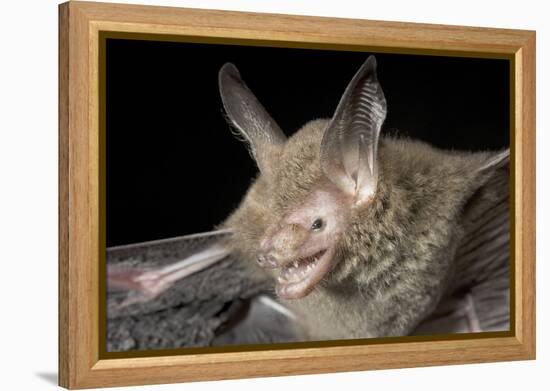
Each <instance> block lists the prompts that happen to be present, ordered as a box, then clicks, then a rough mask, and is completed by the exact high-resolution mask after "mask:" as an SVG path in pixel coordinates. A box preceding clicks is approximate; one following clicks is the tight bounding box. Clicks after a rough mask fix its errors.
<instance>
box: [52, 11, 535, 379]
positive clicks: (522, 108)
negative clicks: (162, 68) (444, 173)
mask: <svg viewBox="0 0 550 391" xmlns="http://www.w3.org/2000/svg"><path fill="white" fill-rule="evenodd" d="M102 32H124V33H143V34H145V33H146V34H158V35H159V36H161V35H162V36H169V37H193V38H194V39H195V40H197V39H198V40H202V39H204V40H211V39H214V40H216V39H236V40H248V41H250V42H252V43H253V42H263V43H265V42H269V44H270V45H272V46H283V47H285V46H298V47H299V46H307V47H327V45H331V46H332V47H337V46H346V47H354V48H355V50H374V51H378V52H399V53H411V54H412V53H414V54H425V55H436V54H439V55H448V56H459V57H491V58H504V59H509V60H510V64H511V75H510V77H511V79H510V80H511V102H512V103H511V105H512V110H511V126H512V133H511V136H512V137H511V157H512V162H513V166H512V167H513V169H512V171H513V172H512V180H511V191H512V192H513V194H514V197H512V199H513V200H514V203H513V205H512V213H513V215H512V219H513V221H514V223H515V224H514V225H513V227H514V229H513V231H512V233H511V237H512V246H511V249H512V250H511V251H512V254H513V259H514V262H513V264H512V265H513V268H512V269H511V270H512V276H513V284H512V285H511V293H512V295H511V297H512V309H513V312H512V322H511V325H512V330H511V331H510V332H507V333H505V334H499V335H489V336H488V335H486V334H481V335H479V336H476V337H475V338H460V339H459V338H454V339H453V338H451V339H432V340H430V338H424V339H410V340H403V339H396V340H393V339H383V340H373V341H371V342H370V343H366V344H350V343H348V344H342V345H334V344H333V345H330V346H325V347H321V346H303V347H295V348H292V349H263V350H255V351H253V352H252V351H230V352H211V351H210V352H204V353H202V352H195V351H194V352H193V353H192V354H185V355H170V356H162V355H160V356H159V355H156V356H149V357H125V358H105V356H104V355H102V349H101V348H100V341H102V338H101V335H100V333H101V327H99V325H100V321H101V319H102V315H101V314H100V306H99V298H100V297H102V296H101V294H100V292H101V290H102V289H104V288H105V286H104V284H105V282H104V281H102V279H101V278H100V275H101V274H100V273H101V272H102V269H101V268H100V262H99V260H100V257H101V253H102V252H104V249H105V248H104V243H102V239H101V237H100V235H99V232H100V228H101V224H103V223H102V217H101V216H102V215H101V213H100V207H101V205H103V201H102V199H101V197H102V195H101V194H100V191H99V188H100V173H101V171H102V165H103V164H105V163H104V162H103V161H102V159H101V156H102V153H101V150H102V148H104V145H102V140H101V137H100V132H99V127H100V122H101V115H102V110H101V105H102V104H103V103H102V102H101V101H100V99H99V96H100V91H99V89H100V82H99V72H98V69H99V58H100V50H101V47H100V34H101V33H102ZM59 83H60V84H59V384H60V385H61V386H63V387H67V388H71V389H75V388H89V387H104V386H124V385H140V384H157V383H175V382H184V381H198V380H215V379H232V378H244V377H261V376H279V375H296V374H313V373H324V372H340V371H357V370H370V369H382V368H384V369H385V368H400V367H416V366H431V365H444V364H463V363H478V362H490V361H507V360H526V359H534V358H535V32H533V31H523V30H506V29H492V28H491V29H490V28H473V27H458V26H443V25H429V24H416V23H395V22H381V21H368V20H352V19H333V18H320V17H305V16H291V15H272V14H254V13H241V12H227V11H210V10H197V9H183V8H168V7H151V6H137V5H120V4H105V3H88V2H78V1H77V2H73V1H71V2H68V3H64V4H61V5H60V6H59Z"/></svg>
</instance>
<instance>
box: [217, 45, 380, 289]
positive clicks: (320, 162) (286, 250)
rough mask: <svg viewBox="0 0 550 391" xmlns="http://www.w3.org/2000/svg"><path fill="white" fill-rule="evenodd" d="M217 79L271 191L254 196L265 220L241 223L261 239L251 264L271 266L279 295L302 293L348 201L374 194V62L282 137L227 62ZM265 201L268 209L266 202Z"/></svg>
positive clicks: (329, 251)
mask: <svg viewBox="0 0 550 391" xmlns="http://www.w3.org/2000/svg"><path fill="white" fill-rule="evenodd" d="M219 85H220V94H221V97H222V101H223V104H224V107H225V110H226V112H227V116H228V118H229V119H230V120H231V122H232V124H233V126H234V127H235V128H236V129H237V130H238V131H239V132H240V134H241V135H242V136H243V138H244V139H245V140H246V141H247V142H248V143H249V146H250V149H251V153H252V155H253V157H254V159H255V160H256V163H257V165H258V167H259V169H260V172H261V175H262V179H264V181H263V182H264V183H269V184H270V188H271V190H272V191H271V192H267V193H269V194H266V195H265V198H266V200H265V202H262V204H265V205H262V208H264V209H266V212H265V213H264V215H265V216H267V218H263V219H262V221H263V223H262V224H256V223H254V222H253V221H251V222H249V224H250V225H254V226H256V227H261V228H260V231H261V233H260V234H259V235H254V236H255V237H260V238H261V239H260V242H259V244H258V249H257V251H256V258H257V262H258V263H259V264H260V265H261V266H262V267H264V268H269V269H273V272H274V273H275V275H276V276H277V284H276V291H277V294H278V295H279V297H281V298H284V299H297V298H301V297H304V296H306V295H307V294H308V293H309V292H311V291H312V290H313V289H314V288H315V287H316V286H317V285H318V284H319V283H320V282H321V280H323V278H324V277H325V276H326V275H327V274H328V273H329V271H330V270H331V269H332V268H333V267H334V266H335V264H336V263H337V262H338V259H339V257H338V250H337V248H338V243H339V241H340V239H341V237H342V235H343V234H344V232H345V230H346V228H347V227H346V226H347V222H348V221H349V216H350V213H352V211H353V210H354V207H355V206H358V205H365V204H366V203H367V202H368V201H369V200H370V199H371V198H372V197H373V196H374V194H375V192H376V188H377V183H378V182H377V181H378V163H377V148H378V135H379V132H380V128H381V126H382V123H383V121H384V118H385V116H386V101H385V98H384V94H383V93H382V89H381V87H380V85H379V84H378V79H377V76H376V60H375V59H374V57H372V56H371V57H369V59H368V60H367V61H366V62H365V63H364V64H363V66H362V67H361V68H360V69H359V71H358V72H357V73H356V74H355V76H354V77H353V79H352V80H351V82H350V84H349V85H348V87H347V88H346V90H345V92H344V95H343V96H342V98H341V100H340V103H339V104H338V107H337V109H336V112H335V114H334V116H333V117H332V119H330V120H318V121H312V122H311V123H310V124H311V125H309V126H308V125H306V126H304V128H302V129H301V130H300V131H298V132H297V133H296V134H295V135H294V136H293V137H292V138H291V139H289V140H287V138H286V136H285V134H284V133H283V132H282V131H281V129H280V128H279V127H278V125H277V123H276V122H275V121H274V120H273V119H272V118H271V116H269V114H268V113H267V111H266V110H265V108H264V107H263V106H262V105H261V104H260V103H259V101H258V100H257V98H256V97H255V96H254V95H253V94H252V92H251V91H250V90H249V89H248V87H247V86H246V84H245V83H244V82H243V81H242V79H241V78H240V74H239V72H238V70H237V69H236V68H235V67H234V66H233V65H232V64H226V65H224V66H223V67H222V69H221V70H220V73H219ZM270 199H271V200H273V208H271V207H270V206H266V205H267V204H269V202H268V201H269V200H270ZM265 216H264V217H265ZM271 217H272V218H271ZM242 224H246V222H242Z"/></svg>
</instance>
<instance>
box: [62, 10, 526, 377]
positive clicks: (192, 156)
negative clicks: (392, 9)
mask: <svg viewBox="0 0 550 391" xmlns="http://www.w3.org/2000/svg"><path fill="white" fill-rule="evenodd" d="M59 16H60V18H59V20H60V30H59V38H60V40H59V49H60V56H59V59H60V65H59V72H60V79H59V80H60V110H59V118H60V127H59V128H60V133H59V134H60V149H59V150H60V185H59V188H60V200H59V201H60V225H59V226H60V243H59V248H60V252H59V272H60V285H59V293H60V299H59V300H60V303H59V316H60V322H59V324H60V334H59V336H60V345H59V374H60V376H59V379H60V384H61V385H62V386H64V387H67V388H88V387H100V386H121V385H138V384H154V383H167V382H183V381H196V380H213V379H229V378H239V377H255V376H277V375H287V374H306V373H322V372H335V371H346V370H368V369H379V368H399V367H411V366H429V365H442V364H458V363H474V362H490V361H503V360H522V359H533V358H534V357H535V313H534V308H535V304H534V303H535V245H534V241H535V191H534V189H535V179H534V178H535V156H534V154H535V122H534V121H535V69H534V68H535V65H534V64H535V33H534V32H532V31H522V30H504V29H487V28H472V27H458V26H442V25H426V24H413V23H394V22H380V21H367V20H351V19H335V18H317V17H302V16H300V17H298V16H292V15H270V14H252V13H239V12H227V11H212V10H210V11H207V10H196V9H181V8H169V7H149V6H134V5H119V4H102V3H88V2H68V3H64V4H61V5H60V7H59ZM457 350H459V351H460V352H461V354H460V355H457V354H456V352H457Z"/></svg>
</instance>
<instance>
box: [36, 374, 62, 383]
mask: <svg viewBox="0 0 550 391" xmlns="http://www.w3.org/2000/svg"><path fill="white" fill-rule="evenodd" d="M36 376H38V377H39V378H41V379H42V380H44V381H46V382H48V383H50V384H53V385H57V372H39V373H37V374H36Z"/></svg>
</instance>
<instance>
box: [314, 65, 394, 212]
mask: <svg viewBox="0 0 550 391" xmlns="http://www.w3.org/2000/svg"><path fill="white" fill-rule="evenodd" d="M385 118H386V98H385V97H384V93H383V92H382V88H381V87H380V84H379V83H378V77H377V76H376V59H375V58H374V56H369V58H368V59H367V61H366V62H365V63H364V64H363V65H362V66H361V68H360V69H359V71H357V73H356V74H355V76H354V77H353V79H352V80H351V82H350V83H349V85H348V86H347V88H346V90H345V91H344V95H343V96H342V98H341V99H340V103H339V104H338V107H337V108H336V112H335V113H334V116H333V117H332V119H331V121H330V123H329V125H328V127H327V129H326V130H325V133H324V135H323V140H322V143H321V169H322V170H323V172H324V174H325V175H326V176H327V177H328V178H329V179H330V180H331V181H333V182H334V183H335V184H336V185H337V186H338V187H339V188H340V189H341V190H342V191H343V192H345V193H346V194H348V195H351V196H353V197H354V198H355V202H356V203H361V202H363V201H366V200H368V199H370V198H371V197H372V196H373V195H374V193H375V191H376V187H377V184H378V162H377V151H378V135H379V134H380V128H381V127H382V123H383V122H384V119H385Z"/></svg>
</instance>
